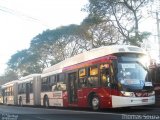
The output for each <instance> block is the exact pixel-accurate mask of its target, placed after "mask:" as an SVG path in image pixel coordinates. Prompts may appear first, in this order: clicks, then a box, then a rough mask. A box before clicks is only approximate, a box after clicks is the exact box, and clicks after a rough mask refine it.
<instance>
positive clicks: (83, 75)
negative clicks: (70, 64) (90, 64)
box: [78, 68, 87, 88]
mask: <svg viewBox="0 0 160 120" xmlns="http://www.w3.org/2000/svg"><path fill="white" fill-rule="evenodd" d="M86 75H87V74H86V68H82V69H80V70H79V75H78V78H79V87H80V88H84V87H87V79H86Z"/></svg>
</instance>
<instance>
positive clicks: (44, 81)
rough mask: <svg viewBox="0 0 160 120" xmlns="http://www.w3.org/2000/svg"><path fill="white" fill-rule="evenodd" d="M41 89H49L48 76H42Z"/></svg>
mask: <svg viewBox="0 0 160 120" xmlns="http://www.w3.org/2000/svg"><path fill="white" fill-rule="evenodd" d="M41 91H42V92H45V91H50V88H49V79H48V77H44V78H42V84H41Z"/></svg>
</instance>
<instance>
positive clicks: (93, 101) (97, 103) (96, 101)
mask: <svg viewBox="0 0 160 120" xmlns="http://www.w3.org/2000/svg"><path fill="white" fill-rule="evenodd" d="M91 107H92V109H93V110H95V111H97V110H99V108H100V101H99V98H98V96H97V95H94V96H93V97H92V99H91Z"/></svg>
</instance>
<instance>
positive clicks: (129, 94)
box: [121, 91, 135, 97]
mask: <svg viewBox="0 0 160 120" xmlns="http://www.w3.org/2000/svg"><path fill="white" fill-rule="evenodd" d="M121 93H122V95H124V96H126V97H135V94H134V92H126V91H121Z"/></svg>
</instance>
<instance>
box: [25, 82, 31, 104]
mask: <svg viewBox="0 0 160 120" xmlns="http://www.w3.org/2000/svg"><path fill="white" fill-rule="evenodd" d="M29 102H30V83H26V103H29Z"/></svg>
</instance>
